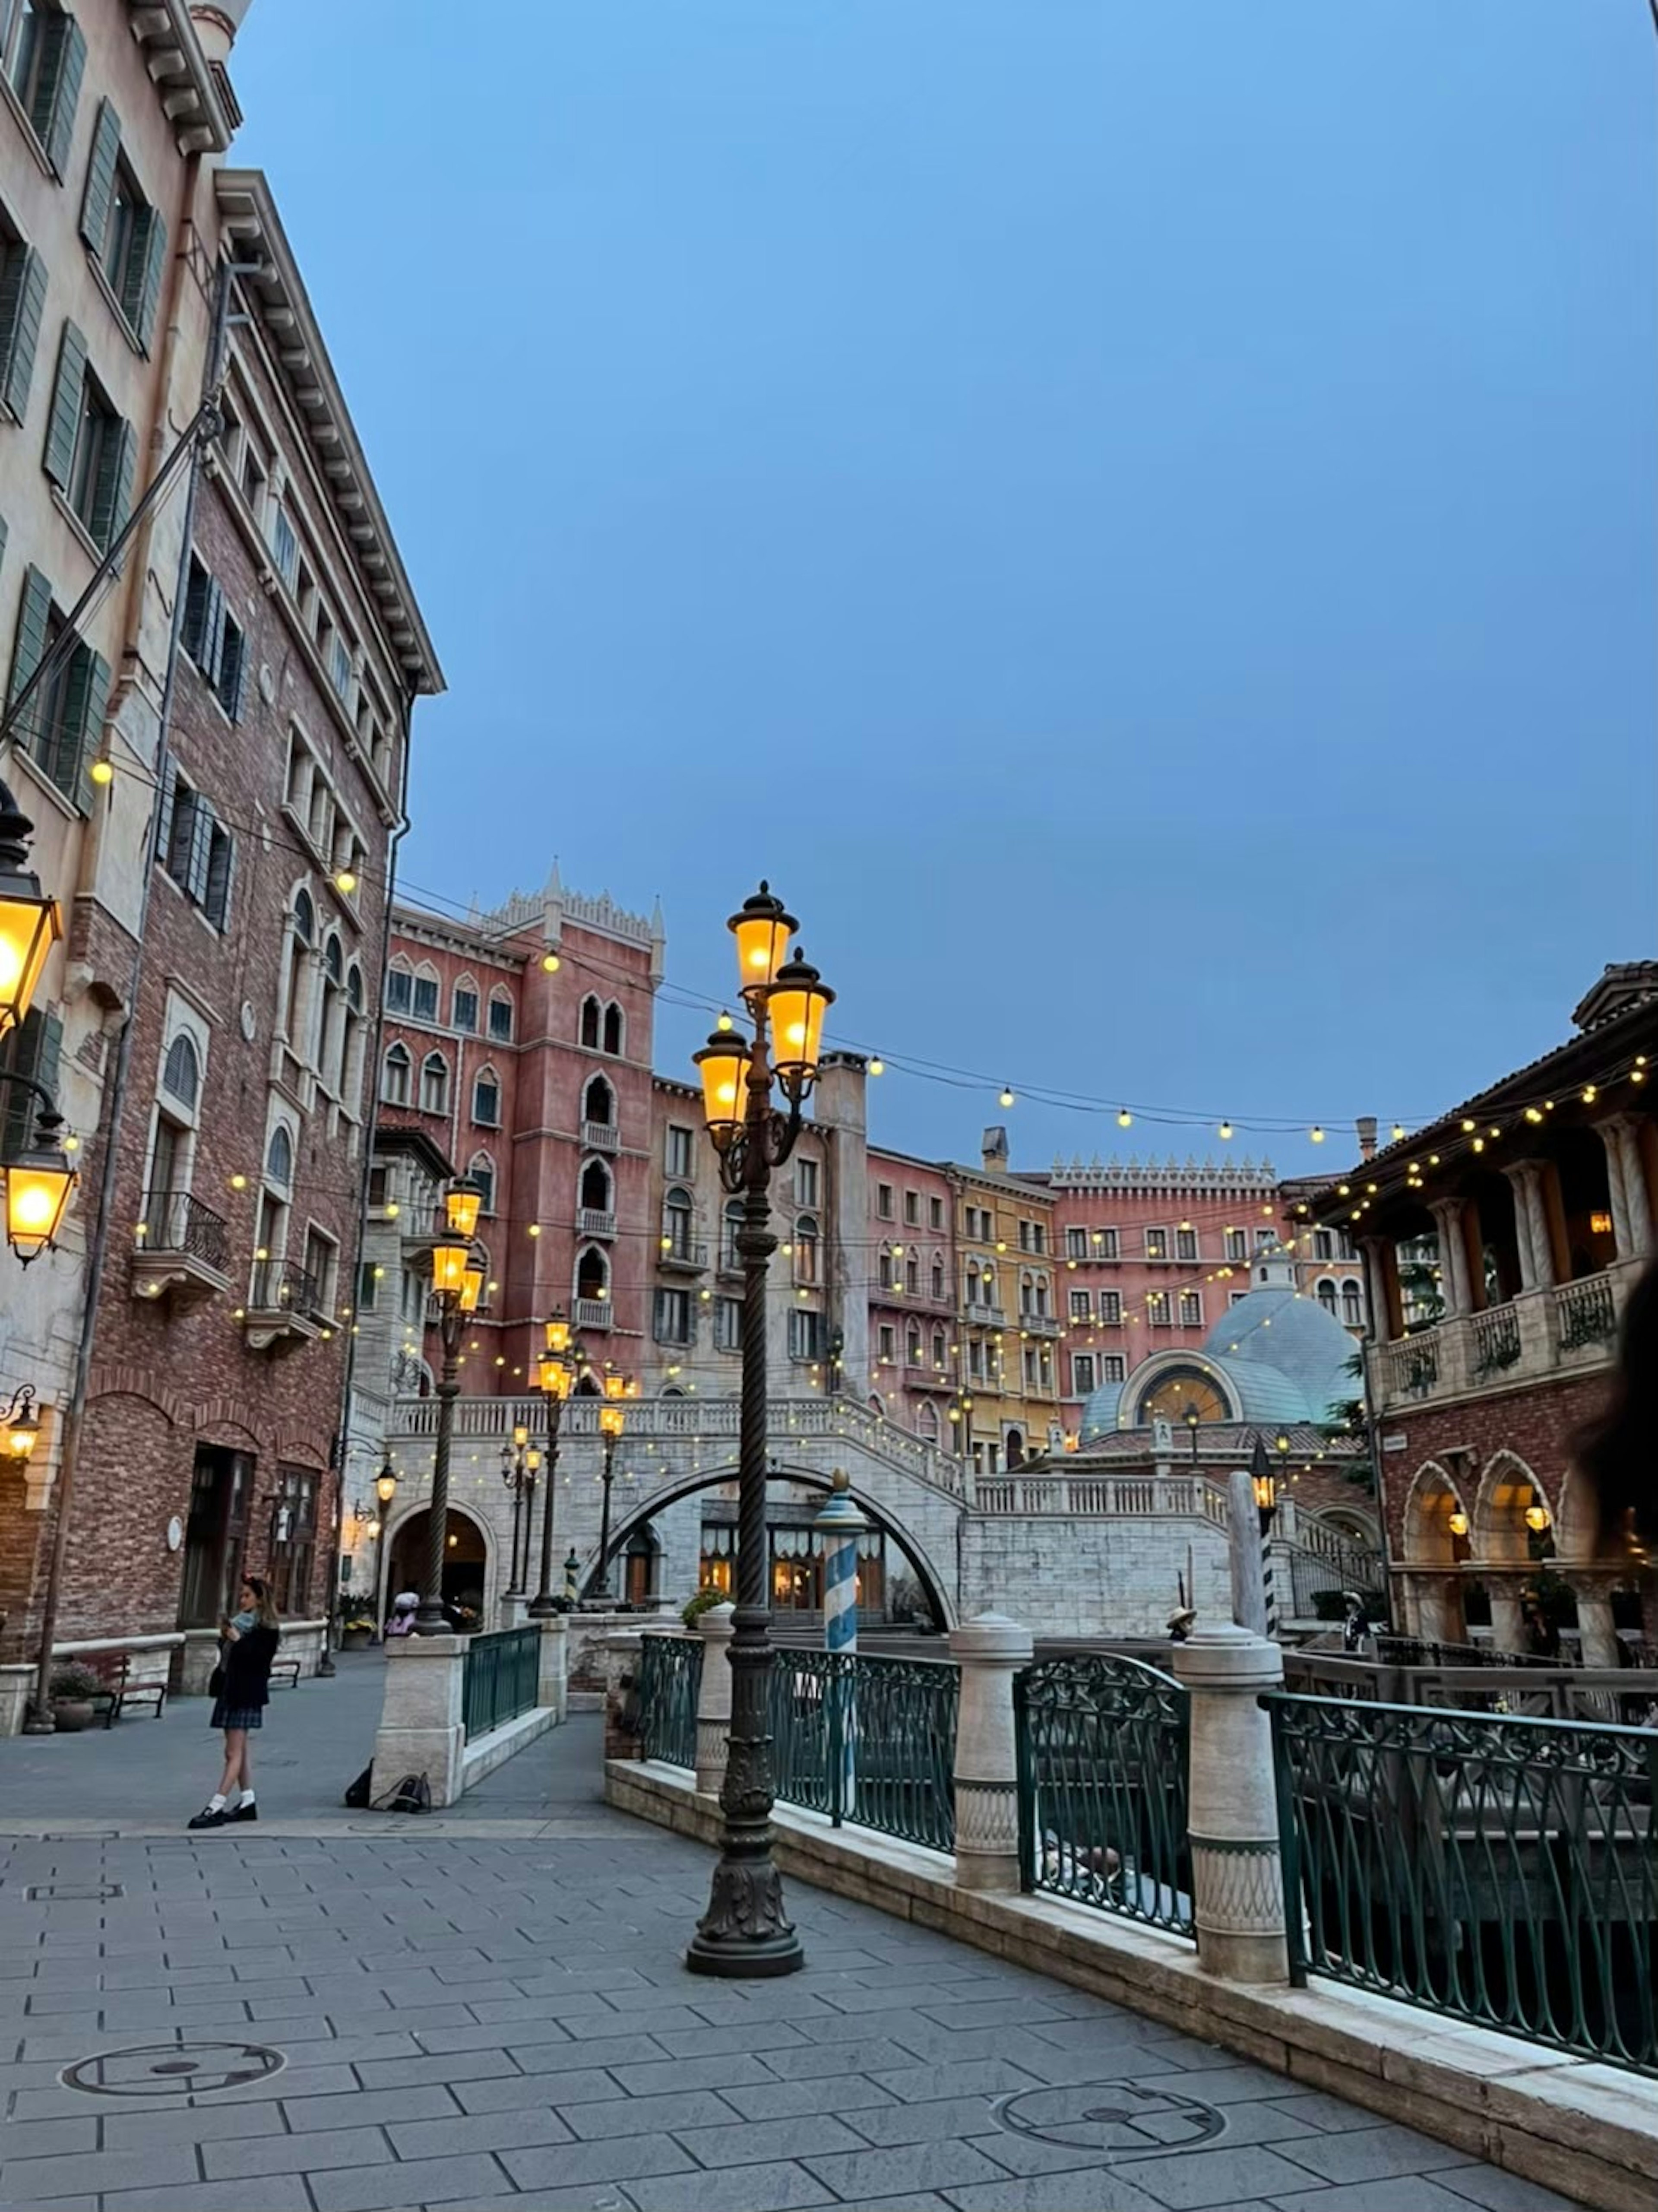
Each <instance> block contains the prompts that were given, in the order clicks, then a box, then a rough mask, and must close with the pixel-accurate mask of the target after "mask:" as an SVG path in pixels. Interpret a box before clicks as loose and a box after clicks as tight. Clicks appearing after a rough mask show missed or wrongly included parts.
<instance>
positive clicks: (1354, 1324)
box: [1341, 1280, 1364, 1328]
mask: <svg viewBox="0 0 1658 2212" xmlns="http://www.w3.org/2000/svg"><path fill="white" fill-rule="evenodd" d="M1341 1318H1342V1320H1343V1321H1344V1322H1345V1324H1346V1326H1347V1327H1348V1328H1362V1327H1363V1322H1364V1299H1363V1294H1362V1293H1361V1291H1360V1290H1359V1287H1358V1285H1357V1283H1355V1282H1352V1281H1351V1280H1349V1281H1347V1282H1345V1283H1344V1284H1343V1285H1342V1286H1341Z"/></svg>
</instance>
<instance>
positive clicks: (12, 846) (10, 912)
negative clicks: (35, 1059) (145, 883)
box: [0, 783, 64, 1036]
mask: <svg viewBox="0 0 1658 2212" xmlns="http://www.w3.org/2000/svg"><path fill="white" fill-rule="evenodd" d="M33 834H34V824H33V823H32V822H31V821H30V820H29V818H28V817H27V815H26V814H22V813H20V812H19V811H18V806H17V801H16V800H15V799H14V798H13V797H12V794H11V793H10V791H9V789H8V788H7V787H6V786H5V785H4V784H3V783H0V1036H4V1035H5V1034H6V1032H7V1030H15V1028H17V1026H18V1025H19V1024H20V1023H21V1021H22V1019H23V1017H24V1015H25V1014H27V1012H28V1010H29V1002H30V1000H32V999H33V996H34V991H35V986H36V985H37V984H38V983H39V981H40V971H41V969H43V968H44V967H45V966H46V956H47V954H48V953H49V952H50V951H52V946H53V945H56V944H57V942H58V939H59V938H60V937H61V936H62V935H63V933H64V924H63V918H62V916H61V915H59V913H58V902H57V900H56V899H50V898H47V897H46V896H45V894H44V893H43V892H42V890H41V889H40V878H39V876H37V875H36V874H35V873H34V872H33V869H31V868H29V867H27V866H26V865H25V863H26V862H27V858H28V854H27V847H26V845H25V842H24V841H25V839H27V838H28V837H31V836H33Z"/></svg>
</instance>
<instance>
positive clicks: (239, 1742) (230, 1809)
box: [190, 1575, 282, 1828]
mask: <svg viewBox="0 0 1658 2212" xmlns="http://www.w3.org/2000/svg"><path fill="white" fill-rule="evenodd" d="M281 1641H282V1628H281V1626H280V1624H279V1622H278V1620H277V1619H276V1607H275V1606H274V1605H272V1603H271V1602H270V1587H269V1585H268V1584H267V1583H264V1582H262V1581H261V1580H260V1578H259V1577H258V1575H245V1576H244V1577H242V1589H241V1600H240V1610H239V1611H238V1613H237V1614H236V1616H235V1618H234V1620H224V1621H221V1622H220V1624H219V1664H218V1666H217V1667H216V1668H215V1670H214V1673H215V1677H216V1680H215V1682H214V1684H213V1685H212V1686H213V1688H214V1691H215V1696H214V1701H213V1717H212V1720H211V1721H210V1723H209V1725H210V1727H212V1728H216V1729H223V1730H224V1773H223V1775H222V1778H221V1779H220V1782H219V1786H218V1788H217V1789H216V1790H215V1791H214V1793H213V1795H212V1796H210V1798H209V1799H208V1801H207V1803H206V1805H205V1806H204V1807H203V1809H202V1810H201V1811H200V1812H199V1813H197V1815H196V1817H195V1819H194V1820H191V1823H190V1825H191V1827H192V1828H222V1827H223V1826H225V1824H226V1822H227V1821H229V1820H258V1817H259V1815H258V1808H257V1807H256V1805H255V1804H254V1802H253V1768H252V1762H251V1760H250V1759H249V1758H248V1753H247V1738H248V1731H249V1730H250V1729H256V1728H262V1727H263V1726H264V1708H265V1706H266V1705H268V1704H269V1703H270V1662H271V1661H272V1660H273V1659H274V1658H275V1657H276V1646H277V1644H279V1643H280V1642H281Z"/></svg>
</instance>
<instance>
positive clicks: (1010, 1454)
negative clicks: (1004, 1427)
mask: <svg viewBox="0 0 1658 2212" xmlns="http://www.w3.org/2000/svg"><path fill="white" fill-rule="evenodd" d="M1007 1463H1008V1465H1009V1466H1010V1467H1023V1465H1024V1437H1023V1435H1022V1434H1021V1433H1020V1431H1018V1430H1017V1429H1010V1430H1009V1431H1008V1432H1007Z"/></svg>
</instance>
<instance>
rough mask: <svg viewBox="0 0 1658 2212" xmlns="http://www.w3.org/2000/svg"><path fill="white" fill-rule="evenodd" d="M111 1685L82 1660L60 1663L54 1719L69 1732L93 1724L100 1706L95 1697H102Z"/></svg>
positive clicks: (54, 1681)
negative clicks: (61, 1665)
mask: <svg viewBox="0 0 1658 2212" xmlns="http://www.w3.org/2000/svg"><path fill="white" fill-rule="evenodd" d="M107 1687H108V1685H107V1684H106V1682H105V1681H104V1680H103V1679H102V1677H101V1676H100V1675H98V1674H94V1672H93V1670H92V1668H90V1667H83V1666H82V1664H81V1663H80V1662H79V1661H78V1660H71V1661H70V1663H69V1664H68V1665H67V1666H64V1667H59V1668H57V1670H56V1671H55V1672H54V1674H53V1675H52V1719H53V1720H54V1721H55V1722H56V1723H57V1724H58V1727H59V1728H60V1729H62V1730H63V1731H64V1734H65V1735H72V1734H74V1732H75V1731H76V1729H83V1728H90V1727H91V1726H92V1723H93V1720H94V1717H95V1716H96V1713H97V1710H98V1709H97V1707H96V1705H94V1703H93V1700H94V1699H95V1698H100V1697H101V1696H102V1695H103V1694H104V1692H105V1691H106V1688H107Z"/></svg>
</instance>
